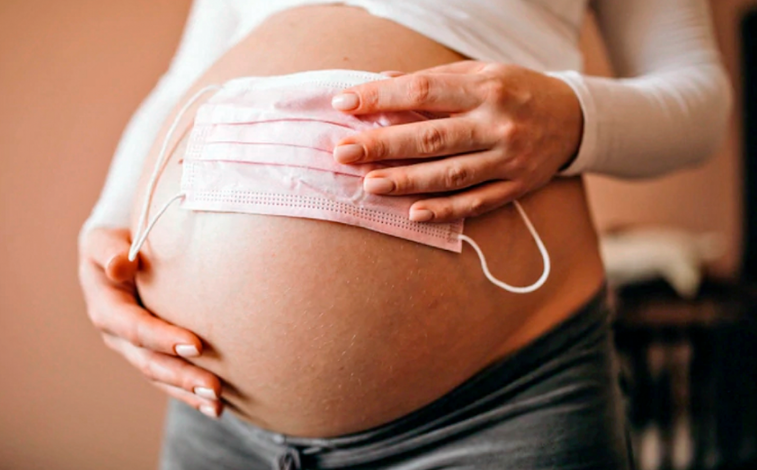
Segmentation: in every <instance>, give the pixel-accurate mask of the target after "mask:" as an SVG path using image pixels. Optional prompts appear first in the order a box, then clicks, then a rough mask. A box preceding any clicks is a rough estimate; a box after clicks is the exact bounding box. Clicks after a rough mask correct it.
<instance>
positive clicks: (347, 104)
mask: <svg viewBox="0 0 757 470" xmlns="http://www.w3.org/2000/svg"><path fill="white" fill-rule="evenodd" d="M481 84H482V79H481V78H480V77H477V76H475V75H463V74H419V73H414V74H409V75H403V76H401V77H397V78H392V79H388V80H378V81H375V82H368V83H363V84H361V85H358V86H355V87H352V88H348V89H346V90H344V91H342V92H341V93H340V94H338V95H336V96H335V97H334V98H333V99H332V102H331V104H332V106H333V107H334V108H335V109H338V110H340V111H347V112H350V113H352V114H366V113H377V112H383V111H433V112H449V113H458V112H464V111H468V110H471V109H473V108H475V107H477V106H478V105H480V104H481V103H482V102H483V100H484V98H485V95H484V93H483V90H482V89H481V87H480V85H481Z"/></svg>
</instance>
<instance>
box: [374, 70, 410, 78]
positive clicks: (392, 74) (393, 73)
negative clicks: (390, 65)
mask: <svg viewBox="0 0 757 470" xmlns="http://www.w3.org/2000/svg"><path fill="white" fill-rule="evenodd" d="M379 73H380V74H381V75H386V76H387V77H401V76H403V75H405V72H400V71H398V70H384V71H383V72H379Z"/></svg>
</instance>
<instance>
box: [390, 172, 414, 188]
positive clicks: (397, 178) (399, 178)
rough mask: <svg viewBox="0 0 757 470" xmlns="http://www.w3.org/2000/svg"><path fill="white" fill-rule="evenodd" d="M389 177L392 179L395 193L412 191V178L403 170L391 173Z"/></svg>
mask: <svg viewBox="0 0 757 470" xmlns="http://www.w3.org/2000/svg"><path fill="white" fill-rule="evenodd" d="M391 179H392V180H393V181H394V191H395V192H397V193H402V192H406V191H412V190H413V189H414V187H415V183H414V182H413V178H412V177H410V175H408V174H407V173H406V172H404V171H398V172H397V173H396V174H393V175H392V178H391Z"/></svg>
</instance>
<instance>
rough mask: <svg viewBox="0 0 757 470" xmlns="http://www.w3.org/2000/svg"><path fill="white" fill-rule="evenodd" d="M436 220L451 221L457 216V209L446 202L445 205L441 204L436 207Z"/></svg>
mask: <svg viewBox="0 0 757 470" xmlns="http://www.w3.org/2000/svg"><path fill="white" fill-rule="evenodd" d="M433 212H434V218H435V219H437V220H450V219H452V218H453V217H454V216H455V213H456V211H455V207H454V205H453V204H452V203H451V201H450V202H445V203H444V204H439V206H438V207H435V208H434V210H433Z"/></svg>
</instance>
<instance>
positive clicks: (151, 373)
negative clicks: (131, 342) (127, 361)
mask: <svg viewBox="0 0 757 470" xmlns="http://www.w3.org/2000/svg"><path fill="white" fill-rule="evenodd" d="M137 370H139V372H140V373H141V374H142V375H144V376H145V377H147V378H148V379H152V380H159V377H158V371H157V368H156V367H155V364H154V363H153V362H152V361H148V360H146V359H142V360H140V361H139V364H138V365H137Z"/></svg>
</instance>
